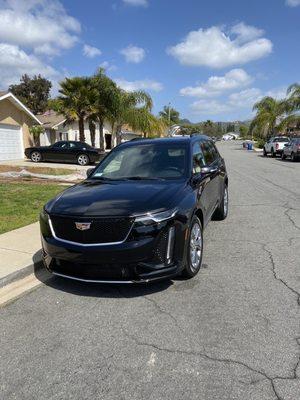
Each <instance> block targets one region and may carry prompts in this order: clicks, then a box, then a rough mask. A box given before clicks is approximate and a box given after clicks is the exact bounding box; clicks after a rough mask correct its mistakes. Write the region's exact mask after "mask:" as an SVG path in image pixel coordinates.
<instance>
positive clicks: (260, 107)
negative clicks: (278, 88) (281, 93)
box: [249, 96, 287, 137]
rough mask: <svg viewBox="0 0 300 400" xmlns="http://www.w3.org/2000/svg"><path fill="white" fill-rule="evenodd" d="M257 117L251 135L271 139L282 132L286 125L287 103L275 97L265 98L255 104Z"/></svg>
mask: <svg viewBox="0 0 300 400" xmlns="http://www.w3.org/2000/svg"><path fill="white" fill-rule="evenodd" d="M253 110H255V111H256V116H255V117H254V119H253V120H252V122H251V125H250V129H249V131H250V133H252V134H253V133H256V135H257V136H258V137H269V136H271V135H273V134H275V132H276V131H277V130H280V129H281V128H282V127H283V126H284V125H285V124H286V123H287V120H286V103H285V101H283V100H276V99H273V97H269V96H267V97H264V98H263V99H262V100H260V101H259V102H257V103H256V104H254V107H253Z"/></svg>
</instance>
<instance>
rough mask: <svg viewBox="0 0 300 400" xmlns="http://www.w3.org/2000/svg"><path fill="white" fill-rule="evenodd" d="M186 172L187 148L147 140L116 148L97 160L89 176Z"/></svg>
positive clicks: (180, 174)
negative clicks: (138, 143)
mask: <svg viewBox="0 0 300 400" xmlns="http://www.w3.org/2000/svg"><path fill="white" fill-rule="evenodd" d="M186 174H187V147H186V146H185V145H184V144H176V143H170V144H166V143H160V142H157V143H153V144H152V143H151V144H140V145H134V146H126V147H122V146H120V147H119V148H116V150H114V151H112V152H111V153H110V154H109V155H108V156H107V157H106V158H105V160H104V161H103V162H102V163H100V165H99V167H98V168H97V169H96V171H95V173H94V174H93V175H92V178H98V177H99V178H109V179H130V178H134V177H140V178H144V179H147V178H150V179H151V178H163V179H172V178H173V179H174V178H181V177H183V176H184V175H186Z"/></svg>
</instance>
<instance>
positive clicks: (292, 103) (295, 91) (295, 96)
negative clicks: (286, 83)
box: [286, 83, 300, 112]
mask: <svg viewBox="0 0 300 400" xmlns="http://www.w3.org/2000/svg"><path fill="white" fill-rule="evenodd" d="M287 95H288V98H287V100H286V105H287V111H288V112H294V111H299V110H300V84H299V83H294V84H293V85H291V86H290V87H289V88H288V90H287Z"/></svg>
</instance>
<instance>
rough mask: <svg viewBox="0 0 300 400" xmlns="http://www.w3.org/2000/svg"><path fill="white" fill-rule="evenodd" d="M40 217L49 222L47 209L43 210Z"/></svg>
mask: <svg viewBox="0 0 300 400" xmlns="http://www.w3.org/2000/svg"><path fill="white" fill-rule="evenodd" d="M40 217H41V219H42V220H43V221H45V222H48V220H49V214H48V213H47V212H46V210H45V208H43V209H42V211H41V213H40Z"/></svg>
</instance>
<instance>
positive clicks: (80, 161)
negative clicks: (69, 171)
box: [77, 154, 90, 166]
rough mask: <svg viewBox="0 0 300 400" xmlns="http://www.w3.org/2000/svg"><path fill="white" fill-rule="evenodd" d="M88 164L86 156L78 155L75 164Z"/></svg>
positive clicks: (88, 160)
mask: <svg viewBox="0 0 300 400" xmlns="http://www.w3.org/2000/svg"><path fill="white" fill-rule="evenodd" d="M89 162H90V159H89V157H88V156H87V155H86V154H79V156H78V157H77V163H78V164H79V165H83V166H84V165H88V164H89Z"/></svg>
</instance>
